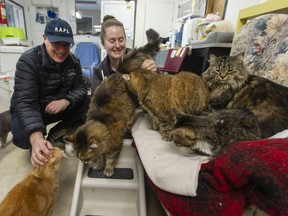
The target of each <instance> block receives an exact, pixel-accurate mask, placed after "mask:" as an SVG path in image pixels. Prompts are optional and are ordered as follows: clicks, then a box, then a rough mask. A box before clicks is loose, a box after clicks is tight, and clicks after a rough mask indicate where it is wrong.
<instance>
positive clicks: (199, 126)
mask: <svg viewBox="0 0 288 216" xmlns="http://www.w3.org/2000/svg"><path fill="white" fill-rule="evenodd" d="M173 111H174V113H175V115H176V117H177V122H176V124H175V126H174V128H173V130H172V140H173V141H174V143H175V145H176V146H178V147H179V148H180V149H181V150H183V151H185V152H188V153H196V154H200V155H208V156H212V157H216V156H217V155H218V154H219V153H220V152H221V150H222V149H223V147H225V146H227V145H229V144H231V143H233V142H235V141H243V140H255V139H259V138H260V127H259V124H258V121H257V118H256V117H255V116H254V115H253V114H252V113H251V112H250V111H248V110H241V109H223V110H218V111H212V112H206V113H203V114H201V115H199V116H198V115H188V114H184V113H181V112H179V111H178V110H175V109H174V110H173Z"/></svg>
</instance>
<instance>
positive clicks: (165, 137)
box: [162, 136, 172, 142]
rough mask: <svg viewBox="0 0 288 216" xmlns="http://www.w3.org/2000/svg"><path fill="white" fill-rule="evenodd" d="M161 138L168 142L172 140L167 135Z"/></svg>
mask: <svg viewBox="0 0 288 216" xmlns="http://www.w3.org/2000/svg"><path fill="white" fill-rule="evenodd" d="M162 140H164V141H166V142H170V141H172V138H171V137H167V136H162Z"/></svg>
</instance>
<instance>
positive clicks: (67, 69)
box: [10, 44, 87, 138]
mask: <svg viewBox="0 0 288 216" xmlns="http://www.w3.org/2000/svg"><path fill="white" fill-rule="evenodd" d="M86 96H87V86H86V84H85V81H84V79H83V75H82V70H81V66H80V63H79V59H78V58H77V57H75V56H74V55H73V54H72V53H71V54H70V55H69V56H68V57H67V58H66V60H65V61H64V62H63V63H61V64H60V66H59V68H57V67H56V65H55V64H54V63H53V60H52V59H51V58H50V57H49V55H48V54H47V52H46V48H45V45H44V44H42V45H39V46H36V47H34V48H32V49H30V50H27V51H26V52H24V53H23V54H22V55H21V56H20V58H19V61H18V62H17V65H16V72H15V85H14V92H13V96H12V99H11V107H10V110H11V113H12V114H13V113H14V112H15V113H16V115H17V117H18V119H19V121H20V124H21V126H22V127H23V133H24V134H25V135H26V136H27V138H29V136H30V135H31V134H32V133H33V132H36V131H41V132H43V134H46V128H45V124H44V122H43V118H42V117H43V115H46V116H47V115H48V114H46V113H45V107H46V105H47V104H49V103H50V102H51V101H54V100H59V99H67V100H68V101H69V102H70V105H69V107H68V108H69V109H73V107H75V105H77V104H78V103H80V102H81V101H82V100H83V99H84V98H85V97H86Z"/></svg>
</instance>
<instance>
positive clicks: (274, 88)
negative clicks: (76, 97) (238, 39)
mask: <svg viewBox="0 0 288 216" xmlns="http://www.w3.org/2000/svg"><path fill="white" fill-rule="evenodd" d="M209 58H210V59H209V62H210V66H209V67H208V69H207V70H206V71H205V72H204V73H203V74H202V78H203V80H204V82H205V83H206V85H207V86H208V88H209V90H210V93H211V100H210V105H209V106H210V107H211V108H214V109H223V108H229V109H248V110H250V111H251V112H252V113H253V114H254V115H255V116H256V117H257V119H258V121H259V124H260V129H261V138H267V137H270V136H272V135H273V134H276V133H278V132H280V131H283V130H285V129H287V128H288V101H287V98H288V88H287V87H284V86H281V85H279V84H276V83H274V82H272V81H270V80H268V79H265V78H262V77H259V76H255V75H249V73H248V71H247V70H246V69H245V67H244V64H243V53H240V54H238V55H236V56H222V57H216V56H214V55H212V54H211V55H210V56H209Z"/></svg>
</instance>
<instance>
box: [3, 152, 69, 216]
mask: <svg viewBox="0 0 288 216" xmlns="http://www.w3.org/2000/svg"><path fill="white" fill-rule="evenodd" d="M63 156H64V154H63V152H62V151H61V150H60V149H59V148H57V147H55V148H54V153H53V156H51V157H50V158H49V161H48V162H47V163H46V164H45V165H43V166H41V167H37V168H34V169H33V171H32V172H31V173H30V174H29V175H28V176H27V177H26V178H25V179H24V180H22V181H21V182H19V183H18V184H17V185H16V186H15V187H14V188H12V190H11V191H10V192H9V193H8V194H7V195H6V197H5V198H4V200H3V201H2V202H1V203H0V215H1V216H52V215H53V207H54V203H55V200H56V195H57V186H58V185H57V173H58V170H59V168H60V164H61V159H62V158H63Z"/></svg>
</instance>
